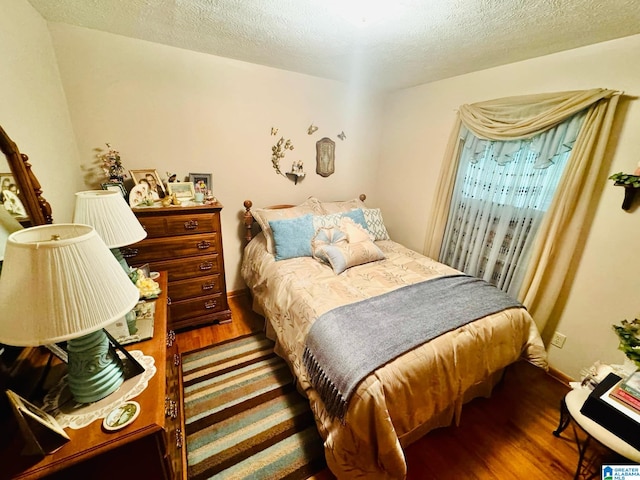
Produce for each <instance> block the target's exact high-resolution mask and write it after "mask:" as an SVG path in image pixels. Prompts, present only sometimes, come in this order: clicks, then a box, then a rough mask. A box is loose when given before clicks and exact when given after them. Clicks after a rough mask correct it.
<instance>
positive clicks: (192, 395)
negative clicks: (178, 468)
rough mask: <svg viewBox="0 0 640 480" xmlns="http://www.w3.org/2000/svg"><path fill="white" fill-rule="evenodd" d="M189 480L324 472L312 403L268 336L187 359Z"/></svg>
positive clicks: (184, 364)
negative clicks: (298, 386)
mask: <svg viewBox="0 0 640 480" xmlns="http://www.w3.org/2000/svg"><path fill="white" fill-rule="evenodd" d="M182 370H183V373H184V407H185V419H186V439H187V464H188V473H189V479H190V480H200V479H205V478H220V479H245V478H246V479H249V478H251V479H291V480H294V479H305V478H308V477H310V476H312V475H313V474H315V473H317V472H319V471H320V470H322V469H324V468H325V467H326V463H325V460H324V450H323V446H322V440H321V438H320V436H319V434H318V432H317V430H316V425H315V422H314V420H313V414H312V412H311V410H310V408H309V403H308V401H307V400H306V399H305V398H304V397H303V396H302V395H300V394H299V393H298V392H297V391H296V389H295V386H294V384H293V377H292V375H291V372H290V371H289V369H288V367H287V365H286V364H285V362H284V360H282V359H281V358H280V357H278V356H276V354H275V353H274V352H273V342H272V341H271V340H269V339H267V338H266V337H265V336H264V334H263V333H257V334H250V335H246V336H244V337H240V338H236V339H232V340H228V341H226V342H223V343H219V344H217V345H213V346H211V347H206V348H203V349H200V350H195V351H192V352H187V353H185V354H183V355H182Z"/></svg>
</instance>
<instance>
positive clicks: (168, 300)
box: [167, 297, 171, 305]
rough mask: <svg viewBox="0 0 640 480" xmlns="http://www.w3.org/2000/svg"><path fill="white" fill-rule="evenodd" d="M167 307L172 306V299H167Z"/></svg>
mask: <svg viewBox="0 0 640 480" xmlns="http://www.w3.org/2000/svg"><path fill="white" fill-rule="evenodd" d="M167 305H171V297H167Z"/></svg>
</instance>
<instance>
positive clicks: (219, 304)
mask: <svg viewBox="0 0 640 480" xmlns="http://www.w3.org/2000/svg"><path fill="white" fill-rule="evenodd" d="M221 210H222V205H220V204H219V203H216V204H213V205H198V206H186V207H181V206H173V207H148V208H134V209H133V212H134V213H135V215H136V217H138V220H139V221H140V223H141V224H142V226H143V227H144V229H145V230H146V231H147V238H145V239H144V240H142V241H141V242H138V243H136V244H134V245H130V246H129V247H125V248H122V249H121V251H122V253H123V255H124V257H125V258H126V259H127V262H128V263H129V265H131V266H140V265H144V264H145V263H148V264H149V266H150V267H151V270H153V271H161V270H166V271H167V272H168V274H169V326H170V327H171V328H173V329H176V330H177V329H181V328H186V327H194V326H197V325H202V324H207V323H214V322H219V323H227V322H230V321H231V311H230V310H229V306H228V304H227V288H226V284H225V277H224V256H223V253H222V230H221V228H220V211H221Z"/></svg>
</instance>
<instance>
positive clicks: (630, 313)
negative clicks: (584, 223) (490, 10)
mask: <svg viewBox="0 0 640 480" xmlns="http://www.w3.org/2000/svg"><path fill="white" fill-rule="evenodd" d="M639 52H640V35H636V36H632V37H627V38H623V39H619V40H615V41H611V42H606V43H601V44H598V45H593V46H589V47H585V48H580V49H576V50H571V51H567V52H563V53H559V54H555V55H549V56H545V57H541V58H536V59H533V60H529V61H525V62H520V63H515V64H511V65H506V66H503V67H498V68H493V69H490V70H485V71H480V72H475V73H472V74H469V75H464V76H460V77H456V78H452V79H449V80H444V81H440V82H434V83H431V84H427V85H422V86H419V87H415V88H411V89H406V90H403V91H398V92H395V93H394V94H392V95H391V97H390V99H389V101H388V103H387V105H386V115H385V120H386V122H385V125H384V136H383V142H382V147H381V149H382V158H383V161H382V162H381V169H380V175H379V177H378V181H379V183H378V193H379V195H378V197H379V200H380V204H381V205H383V206H384V214H385V223H387V224H389V228H390V230H391V233H392V236H393V237H394V238H395V239H396V240H398V241H400V242H402V243H405V244H407V245H408V246H410V247H412V248H414V249H417V250H419V251H421V250H422V246H423V242H424V237H425V228H426V227H425V225H426V222H425V218H426V217H427V215H428V214H429V212H430V210H431V207H432V202H433V192H434V188H435V185H436V182H437V177H438V172H439V170H440V167H441V163H442V158H443V154H444V150H445V147H446V144H447V140H448V137H449V133H450V131H451V128H452V125H453V121H454V115H455V110H456V108H457V107H458V106H459V105H461V104H464V103H473V102H478V101H483V100H489V99H494V98H500V97H505V96H511V95H524V94H532V93H539V92H551V91H563V90H579V89H588V88H594V87H605V88H611V89H617V90H622V91H625V92H626V93H627V94H628V95H631V96H633V95H639V94H640V53H639ZM619 114H620V120H621V121H622V120H624V122H621V125H620V124H619V125H617V131H616V132H614V138H613V141H612V145H611V147H610V148H609V160H608V161H609V162H610V163H609V164H608V165H607V169H606V171H604V172H602V175H601V177H602V181H601V188H602V190H601V195H600V197H599V201H598V202H597V205H596V207H595V209H594V212H593V213H594V219H593V224H592V227H591V229H590V230H585V242H586V243H585V247H584V251H583V252H582V255H581V256H580V257H579V261H580V263H579V266H578V268H577V271H576V273H575V280H574V282H573V285H572V287H571V289H570V290H569V291H568V293H567V298H566V304H565V306H564V309H563V311H561V312H559V314H558V315H557V317H556V319H555V324H554V325H552V330H553V328H555V329H557V330H558V331H560V332H562V333H563V334H565V335H567V341H566V343H565V345H564V348H563V349H557V348H556V347H549V360H550V363H551V365H552V366H553V367H554V368H556V369H558V370H560V371H562V372H564V373H565V374H567V375H570V376H573V377H574V378H577V377H579V371H580V369H581V368H583V367H586V366H589V365H591V364H592V363H593V362H594V361H596V360H602V361H605V362H609V363H622V362H623V360H624V355H623V354H622V353H621V352H619V351H618V350H617V339H616V336H615V334H614V333H613V331H612V329H611V324H612V323H616V322H619V321H620V320H622V319H624V318H635V316H638V314H639V313H640V298H639V293H640V288H639V287H640V280H639V278H638V273H637V272H638V271H639V270H640V255H639V254H638V248H637V245H638V239H639V238H640V209H637V210H636V211H629V212H625V211H623V210H622V209H621V208H620V205H621V204H622V198H623V192H622V191H621V188H619V187H614V186H613V184H612V182H611V181H609V180H607V177H608V176H609V175H610V174H611V173H613V172H618V171H625V172H632V171H633V170H634V169H635V167H636V165H637V164H638V162H639V161H640V141H639V140H638V132H639V128H640V103H639V102H638V101H637V100H635V99H628V98H627V99H626V100H624V101H623V102H622V104H621V105H620V108H619ZM577 254H579V252H578V253H577ZM551 323H554V322H551Z"/></svg>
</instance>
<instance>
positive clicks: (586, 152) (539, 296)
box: [423, 88, 622, 331]
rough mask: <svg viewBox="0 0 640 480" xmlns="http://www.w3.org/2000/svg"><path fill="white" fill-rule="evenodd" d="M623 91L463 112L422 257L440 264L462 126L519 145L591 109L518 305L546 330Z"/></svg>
mask: <svg viewBox="0 0 640 480" xmlns="http://www.w3.org/2000/svg"><path fill="white" fill-rule="evenodd" d="M621 94H622V92H619V91H616V90H608V89H600V88H598V89H592V90H580V91H569V92H559V93H544V94H537V95H526V96H519V97H507V98H501V99H497V100H491V101H487V102H480V103H475V104H471V105H462V106H461V107H460V109H459V110H458V114H457V116H456V120H455V124H454V127H453V130H452V132H451V136H450V137H449V143H448V145H447V150H446V152H445V157H444V161H443V167H442V169H441V171H440V176H439V180H438V186H437V188H436V192H435V198H434V203H433V209H432V215H431V216H430V218H429V220H428V225H427V235H426V239H425V245H424V249H423V251H424V253H425V255H427V256H430V257H432V258H438V255H439V252H440V248H441V245H442V240H443V235H444V231H445V227H446V224H447V217H448V213H449V208H450V203H451V197H452V193H453V189H454V186H455V178H456V174H457V167H458V160H459V158H460V148H461V147H462V145H463V143H462V141H461V139H460V130H461V127H462V126H463V125H464V127H466V128H468V129H469V130H470V131H471V132H473V133H474V134H475V135H476V136H478V137H480V138H484V139H487V140H501V141H507V140H518V139H525V138H529V137H531V136H533V135H536V134H539V133H541V132H544V131H546V130H548V129H550V128H552V127H554V126H555V125H557V124H558V123H561V122H562V121H564V120H566V119H567V118H569V117H571V116H572V115H574V114H576V113H578V112H580V111H583V110H586V115H585V119H584V122H583V123H582V127H581V128H580V131H579V132H578V133H577V137H576V141H575V144H574V146H573V152H572V154H571V157H570V159H569V164H568V165H567V167H566V169H565V172H564V174H563V177H562V179H561V181H560V185H559V186H558V189H557V191H556V194H555V196H554V199H553V201H552V203H551V206H550V208H549V211H548V212H547V214H546V216H545V219H544V220H543V222H542V224H541V225H540V227H539V231H538V235H537V237H536V241H535V243H534V245H533V246H532V252H531V257H530V260H529V262H528V267H527V269H526V272H525V273H524V279H523V283H522V287H521V288H520V292H519V294H518V300H520V301H521V302H522V303H523V304H524V305H525V306H526V307H527V309H528V310H529V312H530V313H531V315H532V316H533V318H534V320H535V322H536V324H537V325H538V328H539V329H540V330H541V331H542V330H543V328H544V326H545V325H546V323H547V321H548V319H549V317H550V315H551V313H552V311H553V308H554V306H555V303H556V298H557V297H558V294H559V292H560V290H561V289H562V286H563V284H564V282H565V279H566V277H567V272H568V271H569V268H570V266H571V259H572V255H573V252H574V247H575V245H576V244H577V243H578V239H579V237H580V234H581V229H582V228H583V227H584V221H585V219H586V217H587V208H588V206H589V203H590V202H591V198H592V195H593V192H594V189H595V186H596V183H597V181H598V173H599V171H600V167H601V166H602V161H603V157H604V151H605V148H606V145H607V141H608V139H609V133H610V131H611V125H612V123H613V117H614V113H615V109H616V106H617V104H618V99H619V97H620V95H621Z"/></svg>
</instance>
